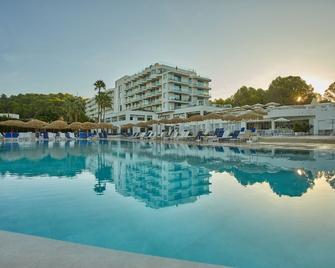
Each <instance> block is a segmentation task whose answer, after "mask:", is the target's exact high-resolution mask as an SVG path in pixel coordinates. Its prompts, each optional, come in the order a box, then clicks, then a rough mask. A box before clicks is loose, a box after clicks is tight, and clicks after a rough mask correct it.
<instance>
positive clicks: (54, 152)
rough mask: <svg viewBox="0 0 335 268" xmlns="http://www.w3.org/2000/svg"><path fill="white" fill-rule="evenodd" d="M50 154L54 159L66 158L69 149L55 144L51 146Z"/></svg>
mask: <svg viewBox="0 0 335 268" xmlns="http://www.w3.org/2000/svg"><path fill="white" fill-rule="evenodd" d="M49 153H50V156H51V157H52V158H54V159H59V160H60V159H64V158H66V157H67V155H68V154H67V151H66V150H65V148H61V147H60V146H59V145H56V146H54V147H53V148H50V151H49Z"/></svg>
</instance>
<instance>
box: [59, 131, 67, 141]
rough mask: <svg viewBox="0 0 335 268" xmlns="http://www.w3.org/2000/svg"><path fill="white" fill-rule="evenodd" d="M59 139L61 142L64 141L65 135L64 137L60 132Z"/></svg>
mask: <svg viewBox="0 0 335 268" xmlns="http://www.w3.org/2000/svg"><path fill="white" fill-rule="evenodd" d="M59 139H60V140H62V141H65V140H66V135H65V133H63V132H60V133H59Z"/></svg>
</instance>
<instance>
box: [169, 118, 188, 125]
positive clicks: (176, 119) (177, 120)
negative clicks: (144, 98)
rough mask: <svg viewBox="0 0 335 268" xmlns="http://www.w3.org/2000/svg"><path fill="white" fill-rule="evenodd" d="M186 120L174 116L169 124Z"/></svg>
mask: <svg viewBox="0 0 335 268" xmlns="http://www.w3.org/2000/svg"><path fill="white" fill-rule="evenodd" d="M185 122H186V119H183V118H179V117H176V118H172V119H170V120H169V124H180V123H185Z"/></svg>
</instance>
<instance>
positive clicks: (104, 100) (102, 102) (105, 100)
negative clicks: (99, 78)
mask: <svg viewBox="0 0 335 268" xmlns="http://www.w3.org/2000/svg"><path fill="white" fill-rule="evenodd" d="M95 101H96V103H97V105H98V107H100V111H101V113H102V114H103V117H102V119H103V121H105V119H106V109H107V108H110V107H111V106H112V98H111V97H110V95H108V93H107V92H100V93H98V94H97V95H96V97H95ZM100 118H101V117H100ZM99 123H100V120H99Z"/></svg>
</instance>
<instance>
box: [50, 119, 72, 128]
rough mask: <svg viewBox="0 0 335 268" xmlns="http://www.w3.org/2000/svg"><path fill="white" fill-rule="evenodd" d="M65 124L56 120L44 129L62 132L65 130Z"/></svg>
mask: <svg viewBox="0 0 335 268" xmlns="http://www.w3.org/2000/svg"><path fill="white" fill-rule="evenodd" d="M67 126H68V125H67V123H66V122H65V121H63V120H56V121H53V122H51V123H50V124H48V125H46V126H45V128H47V129H55V130H63V129H66V128H67Z"/></svg>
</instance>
